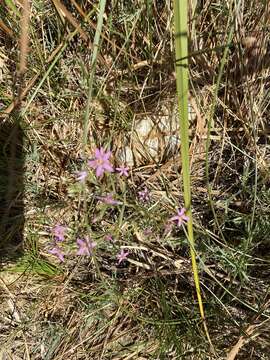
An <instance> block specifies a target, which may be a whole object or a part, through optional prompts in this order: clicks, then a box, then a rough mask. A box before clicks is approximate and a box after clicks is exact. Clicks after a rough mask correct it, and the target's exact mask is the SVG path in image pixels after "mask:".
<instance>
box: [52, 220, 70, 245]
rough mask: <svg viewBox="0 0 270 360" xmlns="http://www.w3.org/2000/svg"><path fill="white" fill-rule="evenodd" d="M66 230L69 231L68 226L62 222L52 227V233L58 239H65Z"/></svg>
mask: <svg viewBox="0 0 270 360" xmlns="http://www.w3.org/2000/svg"><path fill="white" fill-rule="evenodd" d="M66 231H67V227H66V226H63V225H60V224H57V225H55V226H54V227H53V228H52V233H53V235H54V237H55V239H56V241H64V240H65V233H66Z"/></svg>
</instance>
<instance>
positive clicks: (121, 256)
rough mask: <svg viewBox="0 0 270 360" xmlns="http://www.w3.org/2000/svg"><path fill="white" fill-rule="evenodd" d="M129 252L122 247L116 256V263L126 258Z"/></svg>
mask: <svg viewBox="0 0 270 360" xmlns="http://www.w3.org/2000/svg"><path fill="white" fill-rule="evenodd" d="M128 255H129V252H128V251H125V250H124V249H121V251H120V253H118V254H117V256H116V258H117V260H118V265H119V264H121V262H122V261H124V260H126V258H127V257H128Z"/></svg>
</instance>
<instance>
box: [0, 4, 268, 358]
mask: <svg viewBox="0 0 270 360" xmlns="http://www.w3.org/2000/svg"><path fill="white" fill-rule="evenodd" d="M227 3H228V7H227V5H226V4H227ZM227 3H226V4H225V2H223V1H216V2H215V3H212V2H210V1H205V2H199V3H198V4H197V7H196V8H192V6H191V7H190V23H189V26H190V52H191V54H192V55H191V57H190V59H189V63H190V75H191V76H190V79H191V93H190V105H191V108H192V112H193V113H194V114H195V115H194V116H192V117H191V131H190V135H191V146H190V156H191V164H192V165H191V174H192V187H193V193H192V196H193V214H194V218H195V230H196V237H197V243H198V249H197V251H198V257H199V259H200V265H201V268H200V271H201V278H202V289H203V293H204V298H205V299H206V303H205V308H206V316H207V319H208V327H209V332H210V335H211V338H212V341H213V343H214V346H215V349H216V352H217V356H218V358H220V359H225V358H226V354H227V353H229V351H230V350H231V349H232V347H233V346H236V347H234V349H233V350H234V351H235V349H236V348H237V346H238V345H239V344H240V343H241V346H238V348H237V352H236V359H247V358H250V359H268V358H269V351H268V349H269V338H268V333H269V316H270V313H269V261H270V258H269V255H268V252H269V230H270V222H269V212H270V207H269V203H270V192H269V184H270V179H269V165H270V144H269V124H268V119H269V51H268V50H269V26H270V24H269V5H268V4H267V2H260V1H255V0H254V1H251V0H250V1H246V2H241V1H240V2H236V1H231V2H227ZM14 4H15V6H16V8H17V10H18V11H20V10H21V5H20V2H19V1H14ZM149 4H150V2H149ZM202 4H203V5H202ZM255 10H256V11H255ZM0 13H1V16H2V20H1V22H0V31H1V38H0V41H1V44H0V89H1V102H2V114H1V118H2V119H3V120H2V119H1V121H3V122H4V121H5V122H6V121H8V119H9V121H14V119H15V117H14V116H15V114H14V110H13V108H14V103H15V95H16V94H14V90H15V88H14V86H15V85H16V84H14V73H15V70H16V66H17V59H18V56H17V55H18V51H19V38H20V28H19V26H20V25H19V24H20V22H19V16H18V14H16V13H14V10H12V9H11V8H8V7H7V6H6V5H1V12H0ZM172 15H173V14H172V11H171V8H170V3H169V2H168V1H161V2H158V1H152V2H151V5H147V2H145V3H143V4H142V3H141V2H139V1H134V2H130V6H127V5H124V4H123V2H113V1H112V2H108V4H107V8H106V17H105V19H104V28H103V32H102V43H101V46H100V49H99V58H98V61H97V69H96V76H95V82H94V91H93V102H92V107H91V112H90V117H89V124H90V132H89V136H88V142H87V148H86V152H87V156H88V157H91V156H92V154H93V150H94V148H95V147H96V146H101V145H108V146H109V147H110V148H111V149H112V150H113V154H114V158H113V162H114V163H115V164H120V163H121V161H120V158H121V149H122V151H123V147H125V146H129V147H130V149H131V151H132V152H133V156H134V157H133V167H132V170H131V176H130V177H129V178H128V180H127V181H126V182H125V185H124V183H117V184H116V185H115V186H116V191H117V193H118V196H119V198H121V197H122V196H123V194H125V196H126V206H125V207H117V208H116V209H114V210H113V211H112V210H110V209H108V208H105V207H104V206H103V207H102V206H100V204H98V202H97V201H96V200H95V197H94V196H93V195H100V193H101V192H103V191H104V189H105V188H104V187H105V183H102V185H101V186H100V184H99V183H98V182H96V181H95V180H91V181H90V183H89V189H88V190H87V192H86V198H87V211H85V209H84V208H83V206H82V203H81V201H80V194H81V188H80V186H78V184H77V183H76V181H75V177H74V173H75V171H77V170H80V169H81V167H82V166H83V152H82V151H83V149H82V138H83V127H82V120H83V118H84V113H85V106H86V99H87V87H88V74H89V71H90V70H91V69H90V68H89V64H90V58H91V51H92V50H91V44H92V42H93V38H94V33H95V26H96V25H95V24H96V19H97V18H96V16H97V10H96V9H95V8H94V7H93V3H92V2H91V1H80V2H79V1H78V2H75V1H65V2H64V1H62V2H61V3H60V2H59V1H49V0H46V1H33V2H32V5H31V17H30V32H29V38H30V52H29V56H28V69H27V72H26V74H25V87H24V89H23V91H22V99H23V104H22V105H23V107H24V110H23V114H21V115H23V116H21V117H20V118H19V119H20V125H21V127H22V128H23V132H24V144H23V146H24V150H23V156H21V162H24V166H23V176H24V189H23V197H24V208H23V209H22V210H21V213H20V215H18V214H17V215H18V217H21V218H22V217H23V218H24V232H23V235H24V246H23V248H24V249H23V253H17V252H16V249H17V245H18V244H17V243H16V244H15V245H16V248H15V250H14V251H13V253H10V251H11V250H10V249H9V252H8V250H7V248H6V246H5V247H4V248H3V247H2V239H1V251H2V255H3V256H2V257H1V258H2V260H1V261H2V272H1V279H0V281H1V282H0V287H1V293H0V299H1V301H0V304H1V306H0V322H1V325H0V333H1V335H0V344H1V346H0V348H1V350H0V354H1V355H2V358H3V359H9V358H10V359H40V358H42V359H114V360H116V359H182V358H186V359H196V360H197V359H210V358H212V357H211V356H210V355H209V349H208V344H207V341H206V339H205V338H204V334H203V331H202V328H201V323H200V317H199V314H198V313H197V305H196V301H195V291H194V286H193V281H192V274H191V267H190V263H189V254H188V243H187V241H186V239H185V234H184V232H183V231H182V230H179V231H178V230H177V229H173V230H171V231H169V232H166V229H165V224H166V222H167V220H168V218H169V217H170V216H171V215H172V214H173V213H174V212H175V208H176V207H178V206H179V203H180V204H182V203H183V200H182V190H181V185H180V184H181V169H180V161H179V160H180V159H179V156H178V153H177V152H176V149H175V148H170V147H168V144H166V143H164V141H160V142H159V145H158V146H159V147H158V151H157V152H153V151H151V150H149V139H150V140H151V141H153V142H152V143H151V142H150V144H153V143H155V139H157V138H158V139H159V140H160V139H161V135H162V136H164V138H162V139H165V137H166V136H171V135H173V136H174V139H175V138H176V144H177V143H178V142H177V141H178V140H177V138H178V136H177V128H175V119H174V116H173V113H174V111H175V110H174V109H175V79H174V55H173V54H174V52H173V45H172V44H173V41H172V34H171V31H172V30H171V22H172ZM231 26H234V35H233V41H232V43H230V44H227V43H226V39H227V34H228V32H229V29H230V27H231ZM74 30H75V31H76V34H75V35H74V34H73V31H74ZM226 45H228V46H229V58H228V61H227V62H226V64H225V67H224V72H223V76H222V79H221V83H220V88H219V89H218V92H217V102H216V107H215V111H214V116H213V121H212V127H211V131H210V149H209V154H208V161H209V178H208V179H207V177H206V173H205V156H206V155H205V146H206V141H207V134H208V121H209V117H210V115H211V107H212V105H213V101H214V100H213V99H214V94H215V85H216V81H217V74H218V72H219V68H220V62H221V58H222V54H223V51H224V46H226ZM63 46H66V47H63ZM57 56H59V60H58V61H56V62H55V63H54V60H56V59H57ZM48 69H50V72H49V73H48V72H47V73H46V71H47V70H48ZM45 74H46V76H45ZM41 82H43V83H42V86H41V87H40V89H39V91H38V92H36V93H35V90H36V89H37V88H38V86H39V84H41ZM30 100H31V101H30ZM147 117H148V118H151V119H152V122H153V123H154V124H155V125H158V126H155V127H154V129H153V130H152V133H151V134H150V135H149V134H148V135H147V136H146V137H145V138H144V137H142V134H141V133H140V132H139V130H138V129H139V125H138V124H140V122H142V121H144V120H145V119H146V118H147ZM162 121H166V122H167V121H168V122H169V123H170V126H169V128H170V130H168V129H166V130H165V134H164V133H163V132H162V131H164V130H162V129H160V128H161V124H162ZM2 138H3V136H1V139H2ZM153 139H154V140H153ZM1 141H2V140H1ZM3 142H4V143H5V144H8V142H7V143H6V141H5V137H4V139H3ZM1 145H2V143H1ZM6 146H8V145H6ZM2 158H4V154H3V153H1V164H2V165H1V166H2V168H3V167H4V165H3V164H5V162H4V161H2ZM21 172H22V167H21ZM21 175H22V174H21ZM208 182H209V183H210V184H211V188H212V193H211V198H212V201H213V205H214V211H215V216H214V215H213V213H212V209H211V206H210V204H209V194H208V192H207V189H208V186H207V184H208ZM6 186H7V181H6V183H5V182H4V183H1V188H0V189H1V193H0V196H1V199H2V197H3V196H4V195H3V194H4V193H5V191H6ZM124 186H125V190H123V188H124ZM144 186H147V187H148V188H149V190H150V191H151V202H150V204H146V205H143V204H141V203H140V202H139V201H138V197H137V192H138V190H141V189H142V188H143V187H144ZM20 191H22V189H21V190H20ZM94 217H98V221H97V222H93V218H94ZM85 220H86V222H87V224H86V223H85ZM57 222H64V223H65V224H67V225H68V228H69V232H68V236H67V243H66V246H67V249H68V251H70V252H71V251H73V250H74V248H75V247H76V246H75V241H74V240H75V238H76V237H77V235H78V234H81V233H82V232H83V231H84V230H85V229H87V231H90V232H91V235H92V236H93V237H94V239H95V241H96V242H97V243H98V247H97V251H96V255H95V257H94V260H93V259H81V258H79V259H78V257H77V256H75V255H72V254H71V255H70V256H67V259H66V262H65V263H64V264H63V265H59V264H58V263H57V260H55V259H54V258H53V257H52V256H51V255H50V254H48V252H47V250H48V243H49V242H50V241H51V234H50V228H51V226H53V225H54V224H55V223H57ZM149 229H150V230H151V231H150V230H149ZM11 230H12V228H11ZM11 230H10V228H9V232H8V234H9V236H10V238H12V236H13V235H10V234H12V231H11ZM108 233H113V235H114V236H115V238H116V243H110V244H108V242H106V241H105V240H104V235H105V234H108ZM1 236H2V237H3V239H4V236H5V235H2V234H1ZM120 247H125V248H128V249H129V251H130V257H129V260H128V261H127V262H126V263H124V264H123V265H122V266H117V264H116V260H115V256H116V253H117V252H118V250H119V248H120ZM250 329H252V331H251V332H250ZM237 344H238V345H237ZM1 351H2V353H1ZM231 354H233V351H232V352H231Z"/></svg>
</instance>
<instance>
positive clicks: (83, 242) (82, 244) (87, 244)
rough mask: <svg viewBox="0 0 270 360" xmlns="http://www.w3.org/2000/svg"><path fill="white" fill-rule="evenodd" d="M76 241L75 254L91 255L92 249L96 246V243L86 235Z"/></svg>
mask: <svg viewBox="0 0 270 360" xmlns="http://www.w3.org/2000/svg"><path fill="white" fill-rule="evenodd" d="M76 242H77V245H78V247H79V249H78V251H77V255H92V251H93V249H94V248H95V247H96V246H97V243H95V242H93V241H91V240H90V239H89V238H88V237H86V238H84V239H77V241H76Z"/></svg>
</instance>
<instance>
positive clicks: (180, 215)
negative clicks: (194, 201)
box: [170, 208, 189, 226]
mask: <svg viewBox="0 0 270 360" xmlns="http://www.w3.org/2000/svg"><path fill="white" fill-rule="evenodd" d="M185 212H186V209H185V208H182V209H178V210H177V214H176V215H175V216H173V217H171V218H170V221H177V226H181V225H182V224H183V223H184V222H187V221H188V220H189V217H188V216H186V215H185Z"/></svg>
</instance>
